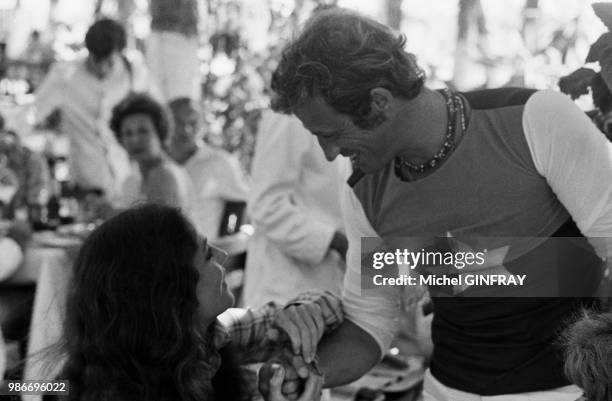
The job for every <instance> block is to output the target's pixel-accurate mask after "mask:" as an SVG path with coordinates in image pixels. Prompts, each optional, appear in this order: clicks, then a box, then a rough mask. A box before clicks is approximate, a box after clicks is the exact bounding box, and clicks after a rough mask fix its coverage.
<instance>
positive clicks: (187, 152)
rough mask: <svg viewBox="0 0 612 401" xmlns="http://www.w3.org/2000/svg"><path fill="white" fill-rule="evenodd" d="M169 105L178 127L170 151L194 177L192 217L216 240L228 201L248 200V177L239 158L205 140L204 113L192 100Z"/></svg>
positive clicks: (201, 230)
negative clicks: (203, 135) (203, 136)
mask: <svg viewBox="0 0 612 401" xmlns="http://www.w3.org/2000/svg"><path fill="white" fill-rule="evenodd" d="M169 107H170V110H171V111H172V115H173V117H174V125H175V127H174V133H173V135H172V136H171V138H170V141H169V144H168V153H169V155H170V156H171V157H172V158H173V159H174V161H176V162H177V163H178V164H180V165H181V166H182V167H184V168H185V170H186V171H187V173H188V174H189V176H190V177H191V181H192V183H193V187H194V192H195V202H194V208H193V211H192V216H193V219H194V223H195V226H196V228H197V229H198V232H200V233H201V234H202V235H204V236H206V238H208V239H209V240H210V241H215V240H216V239H217V238H218V234H219V228H220V225H221V219H222V217H223V216H222V215H223V210H224V207H225V202H226V201H243V202H246V199H247V194H248V188H249V186H248V181H247V178H246V176H245V175H244V173H243V171H242V168H241V167H240V163H239V162H238V159H236V158H235V157H234V156H232V155H231V154H230V153H228V152H227V151H225V150H223V149H219V148H214V147H212V146H210V145H208V144H206V143H205V142H204V141H203V140H202V124H201V115H200V113H199V111H198V107H197V105H196V104H195V102H194V101H193V100H192V99H189V98H186V97H181V98H176V99H174V100H172V101H171V102H170V103H169Z"/></svg>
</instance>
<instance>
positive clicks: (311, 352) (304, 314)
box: [268, 302, 325, 363]
mask: <svg viewBox="0 0 612 401" xmlns="http://www.w3.org/2000/svg"><path fill="white" fill-rule="evenodd" d="M274 325H275V327H276V328H277V330H274V329H273V330H270V332H269V333H268V338H270V339H272V340H277V341H278V340H281V338H280V337H281V336H282V335H283V333H280V332H279V330H282V331H283V332H284V334H286V336H287V337H288V338H289V341H290V342H291V347H292V349H293V353H294V354H295V355H300V354H301V355H302V357H303V358H304V361H305V362H306V363H310V362H312V361H313V360H314V357H315V355H316V351H317V344H318V343H319V340H321V337H323V333H324V332H325V321H324V320H323V312H322V310H321V307H320V306H319V304H317V303H315V302H310V303H303V304H297V305H290V306H288V307H287V308H285V309H283V310H281V311H280V312H279V313H278V315H277V317H276V321H275V322H274Z"/></svg>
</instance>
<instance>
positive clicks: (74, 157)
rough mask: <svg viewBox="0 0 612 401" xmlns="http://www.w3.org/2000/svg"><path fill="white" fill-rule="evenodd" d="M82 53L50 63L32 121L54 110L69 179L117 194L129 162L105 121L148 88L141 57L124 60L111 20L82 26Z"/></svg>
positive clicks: (121, 33)
mask: <svg viewBox="0 0 612 401" xmlns="http://www.w3.org/2000/svg"><path fill="white" fill-rule="evenodd" d="M85 46H86V47H87V50H88V55H87V57H85V58H81V59H77V60H74V61H69V62H62V63H57V64H55V65H54V66H53V67H52V68H51V71H50V72H49V74H48V75H47V77H46V78H45V80H44V81H43V83H42V84H41V85H40V87H39V88H38V90H37V91H36V93H35V101H34V107H35V113H36V120H37V121H41V120H43V119H44V118H45V117H47V116H48V115H49V114H50V113H51V112H52V111H54V110H56V109H59V110H60V112H61V119H62V125H63V127H62V131H63V132H64V133H65V134H66V135H67V136H68V138H69V141H70V155H69V156H70V163H71V173H72V178H73V180H74V182H75V183H76V184H77V185H78V186H79V187H81V188H83V189H101V190H103V191H104V192H105V195H106V196H107V197H108V198H109V199H115V197H116V196H118V194H119V192H120V188H121V183H122V181H123V179H124V178H125V177H126V176H127V174H128V172H129V170H130V165H129V161H128V157H127V155H126V153H125V151H124V150H123V149H122V148H121V146H119V144H118V143H117V141H116V140H115V137H114V135H113V133H112V132H111V130H110V128H109V126H108V123H109V119H110V113H111V110H112V108H113V106H115V104H117V103H119V101H120V100H121V99H123V98H124V97H125V96H126V95H127V94H128V93H129V92H130V91H145V90H150V89H152V86H151V85H150V83H149V82H150V81H149V76H148V73H147V71H146V68H145V67H144V64H143V63H142V61H140V62H139V61H137V60H128V59H127V58H126V57H125V56H124V55H123V53H122V52H123V50H124V48H125V46H126V35H125V30H124V28H123V27H122V26H121V25H120V24H119V23H118V22H116V21H114V20H111V19H101V20H99V21H97V22H95V23H94V24H93V25H92V26H91V27H90V28H89V30H88V31H87V34H86V36H85Z"/></svg>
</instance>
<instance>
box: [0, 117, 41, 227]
mask: <svg viewBox="0 0 612 401" xmlns="http://www.w3.org/2000/svg"><path fill="white" fill-rule="evenodd" d="M0 164H2V165H4V167H5V168H8V169H10V170H11V171H13V172H14V174H15V177H16V178H17V185H18V187H17V191H16V192H15V194H14V196H13V198H12V200H11V201H10V202H9V204H8V205H7V206H8V209H7V210H5V212H6V213H7V216H5V217H9V218H13V217H15V211H16V210H18V209H19V208H24V207H27V206H28V205H32V204H35V203H40V202H46V201H47V199H48V197H49V196H50V194H51V192H52V190H53V185H52V177H51V173H50V172H49V165H48V163H47V161H46V160H45V158H44V157H43V156H42V155H40V154H38V153H36V152H34V151H32V150H30V149H28V148H26V147H25V146H23V145H22V144H21V141H20V139H19V136H18V135H17V134H16V133H15V132H14V131H5V130H3V129H1V128H0Z"/></svg>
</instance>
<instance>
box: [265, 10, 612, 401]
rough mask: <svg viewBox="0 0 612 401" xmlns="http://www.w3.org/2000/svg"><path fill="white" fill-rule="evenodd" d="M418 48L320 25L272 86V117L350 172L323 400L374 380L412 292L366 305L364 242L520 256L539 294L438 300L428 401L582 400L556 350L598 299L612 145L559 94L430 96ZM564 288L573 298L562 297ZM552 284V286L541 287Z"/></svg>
mask: <svg viewBox="0 0 612 401" xmlns="http://www.w3.org/2000/svg"><path fill="white" fill-rule="evenodd" d="M405 42H406V39H405V38H404V37H403V36H398V35H396V34H394V33H393V32H392V31H391V29H389V28H388V27H386V26H384V25H382V24H379V23H377V22H376V21H373V20H371V19H369V18H366V17H364V16H361V15H359V14H357V13H354V12H352V11H348V10H344V9H337V8H336V9H330V10H325V11H320V12H318V13H316V14H315V15H313V17H312V18H311V19H310V20H309V21H308V22H307V23H306V24H305V26H304V29H303V31H302V32H301V33H300V34H299V35H298V36H297V38H296V39H295V40H294V41H292V42H291V43H289V44H288V45H287V46H286V48H285V49H284V52H283V54H282V59H281V61H280V63H279V65H278V67H277V69H276V71H275V72H274V74H273V79H272V89H273V91H274V93H275V98H274V99H273V108H274V109H275V110H277V111H280V112H284V113H292V114H295V115H296V116H297V117H298V118H299V119H300V120H301V121H302V123H303V125H304V127H306V128H307V129H308V130H309V131H310V132H311V133H312V134H313V135H315V136H316V137H317V139H318V141H319V144H320V146H321V148H322V149H323V151H324V152H325V155H326V157H327V159H328V160H330V161H331V160H334V159H335V158H336V157H338V156H346V157H350V158H351V160H352V162H353V174H352V177H351V179H350V180H349V183H350V184H351V185H350V186H349V185H346V186H345V188H344V191H343V192H344V200H343V214H344V218H345V224H346V227H347V233H348V238H349V243H350V246H349V253H348V259H347V273H346V276H345V281H344V289H343V302H344V311H345V313H346V317H347V319H346V320H345V322H344V323H343V325H342V326H341V327H340V329H339V330H338V331H337V332H335V333H334V334H333V335H332V336H330V337H328V338H326V339H324V341H323V342H322V343H321V344H320V346H319V357H320V364H321V371H322V372H323V373H324V374H325V383H326V386H335V385H338V384H342V383H347V382H350V381H352V380H354V379H356V378H358V377H359V376H361V375H362V374H364V373H365V372H366V371H367V370H368V369H370V368H371V367H372V366H373V365H374V364H375V363H376V362H377V361H378V360H379V358H380V357H381V355H382V353H384V352H386V350H387V349H388V347H389V344H390V342H391V340H392V339H393V337H394V335H395V333H396V330H397V325H398V316H399V314H400V313H402V312H401V311H400V308H399V305H400V304H401V302H400V299H401V296H402V290H401V289H399V288H398V289H396V288H389V289H387V290H386V292H385V293H384V296H382V297H380V298H371V297H368V296H365V295H362V292H361V289H362V287H361V263H360V260H361V255H360V238H362V237H379V238H380V239H381V240H382V241H384V242H386V243H392V242H393V240H394V238H397V237H423V238H432V237H439V236H443V237H448V236H450V233H452V236H461V237H463V238H472V237H490V238H495V240H494V241H496V242H495V243H494V245H495V246H496V247H500V246H508V247H509V249H510V251H509V255H511V258H510V257H508V258H506V259H505V260H503V261H502V263H503V267H504V268H506V269H507V270H508V271H510V272H511V273H514V274H516V273H518V272H524V273H525V274H527V275H528V278H527V281H528V283H527V282H526V285H525V286H524V287H522V286H521V287H519V288H517V287H507V288H504V289H503V291H502V290H495V291H500V292H499V293H497V292H491V290H490V289H489V290H488V291H489V292H488V293H487V292H485V293H484V294H486V295H483V293H481V292H477V291H479V290H477V289H475V290H468V291H466V292H465V293H463V294H462V296H461V297H445V298H435V299H434V320H433V324H432V336H433V341H434V352H433V356H432V362H431V369H430V370H429V371H428V372H427V374H426V377H425V385H424V398H425V400H448V399H452V400H477V399H481V397H485V396H486V397H487V398H486V399H487V400H502V399H513V400H514V399H525V400H526V399H529V400H555V401H560V400H561V401H563V400H568V401H573V400H575V399H576V398H578V397H579V396H580V394H581V391H580V390H579V389H578V388H577V387H575V386H572V385H570V383H569V382H568V381H567V379H566V378H565V377H564V375H563V371H562V362H561V352H560V350H559V349H557V347H556V345H555V341H556V336H557V333H558V332H559V330H560V329H562V328H563V324H564V321H565V320H566V319H568V318H570V317H571V316H572V315H573V314H574V313H575V311H576V310H578V309H579V308H581V307H583V306H591V305H592V303H593V301H592V298H590V297H591V296H592V295H593V294H594V293H595V288H596V287H597V285H598V284H599V279H600V277H601V269H602V266H601V260H600V259H599V258H597V257H596V256H593V255H592V253H589V251H588V250H587V248H588V249H589V250H590V251H592V249H590V246H589V245H588V244H587V242H586V238H584V237H583V235H584V236H590V237H609V236H610V234H612V185H611V184H610V180H609V177H610V175H612V156H611V155H612V146H611V145H610V144H609V143H608V142H607V140H606V139H605V138H604V137H603V136H602V135H601V134H600V133H599V132H598V131H597V129H596V128H595V127H594V126H593V125H592V124H591V122H590V121H589V120H588V118H587V117H586V116H585V115H584V113H582V112H581V111H580V110H579V109H578V108H577V107H576V106H575V105H574V104H573V103H572V102H571V101H570V100H569V99H568V98H566V97H565V96H563V95H560V94H558V93H555V92H552V91H534V90H526V89H519V88H504V89H495V90H486V91H479V92H471V93H455V92H452V91H450V90H448V89H444V90H439V91H436V90H431V89H429V88H426V87H425V86H424V85H423V83H424V74H423V72H422V71H421V70H420V68H419V67H418V66H417V64H416V61H415V58H414V56H412V55H411V54H409V53H407V52H406V51H405V50H404V45H405ZM570 166H571V167H570ZM347 175H348V174H347ZM502 237H503V238H502ZM552 237H575V238H574V239H575V240H576V241H577V242H578V243H579V244H580V246H578V247H575V248H573V247H571V246H558V245H557V244H558V242H556V240H557V238H552ZM500 238H501V239H500ZM551 238H552V239H551ZM504 241H505V242H504ZM499 242H503V243H499ZM608 249H612V248H610V247H609V248H608ZM530 274H533V275H534V282H529V275H530ZM553 277H554V278H555V279H557V278H558V279H559V280H561V279H563V280H567V281H568V282H570V283H571V286H570V287H571V289H572V290H576V291H573V292H572V294H573V295H572V296H571V297H569V296H568V297H559V296H558V295H559V292H558V289H559V288H560V287H559V286H557V284H559V283H561V281H560V282H559V283H558V282H556V281H555V280H553ZM538 280H540V281H538ZM543 281H544V282H547V281H549V282H552V284H553V285H551V286H550V287H546V286H545V287H538V286H537V284H538V283H539V284H541V283H542V282H543ZM534 284H536V285H534ZM485 290H486V289H485ZM470 291H474V292H473V293H470ZM517 291H522V292H517ZM470 295H472V296H470ZM484 296H486V298H485V297H484ZM493 296H494V297H493ZM521 297H522V298H521ZM525 297H527V298H528V299H524V298H525ZM287 387H288V388H289V387H291V386H287ZM509 395H511V396H510V397H512V398H503V397H504V396H505V397H509ZM489 397H491V398H489ZM521 397H523V398H521Z"/></svg>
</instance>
